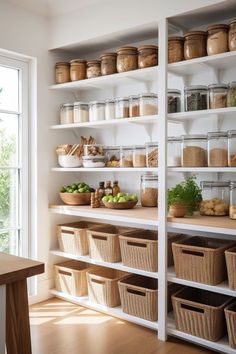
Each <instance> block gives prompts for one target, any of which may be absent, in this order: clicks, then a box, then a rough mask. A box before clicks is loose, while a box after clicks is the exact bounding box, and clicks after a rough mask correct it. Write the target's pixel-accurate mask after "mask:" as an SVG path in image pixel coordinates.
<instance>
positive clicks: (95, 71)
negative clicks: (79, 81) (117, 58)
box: [87, 60, 102, 79]
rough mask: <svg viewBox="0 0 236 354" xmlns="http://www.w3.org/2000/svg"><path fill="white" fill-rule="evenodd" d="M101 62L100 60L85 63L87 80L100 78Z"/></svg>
mask: <svg viewBox="0 0 236 354" xmlns="http://www.w3.org/2000/svg"><path fill="white" fill-rule="evenodd" d="M101 75H102V73H101V61H100V60H90V61H88V62H87V78H88V79H92V78H93V77H98V76H101Z"/></svg>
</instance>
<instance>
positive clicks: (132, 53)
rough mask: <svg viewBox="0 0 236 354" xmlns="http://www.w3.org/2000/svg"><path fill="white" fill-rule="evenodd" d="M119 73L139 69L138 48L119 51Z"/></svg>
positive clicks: (124, 48)
mask: <svg viewBox="0 0 236 354" xmlns="http://www.w3.org/2000/svg"><path fill="white" fill-rule="evenodd" d="M116 65H117V71H118V73H123V72H124V71H130V70H136V69H138V52H137V48H136V47H121V48H119V49H117V63H116Z"/></svg>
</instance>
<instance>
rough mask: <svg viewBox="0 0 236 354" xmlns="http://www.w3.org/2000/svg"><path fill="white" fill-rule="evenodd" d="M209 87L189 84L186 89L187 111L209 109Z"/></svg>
mask: <svg viewBox="0 0 236 354" xmlns="http://www.w3.org/2000/svg"><path fill="white" fill-rule="evenodd" d="M207 101H208V88H207V86H203V85H192V86H187V87H185V89H184V102H185V104H184V106H185V111H186V112H189V111H199V110H203V109H207Z"/></svg>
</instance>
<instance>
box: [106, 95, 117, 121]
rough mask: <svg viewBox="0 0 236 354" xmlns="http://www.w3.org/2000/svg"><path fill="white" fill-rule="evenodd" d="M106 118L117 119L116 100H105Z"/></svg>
mask: <svg viewBox="0 0 236 354" xmlns="http://www.w3.org/2000/svg"><path fill="white" fill-rule="evenodd" d="M105 118H106V120H110V119H115V118H116V102H115V100H114V99H108V100H105Z"/></svg>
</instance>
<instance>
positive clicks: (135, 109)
mask: <svg viewBox="0 0 236 354" xmlns="http://www.w3.org/2000/svg"><path fill="white" fill-rule="evenodd" d="M129 116H130V117H138V116H139V96H129Z"/></svg>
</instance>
